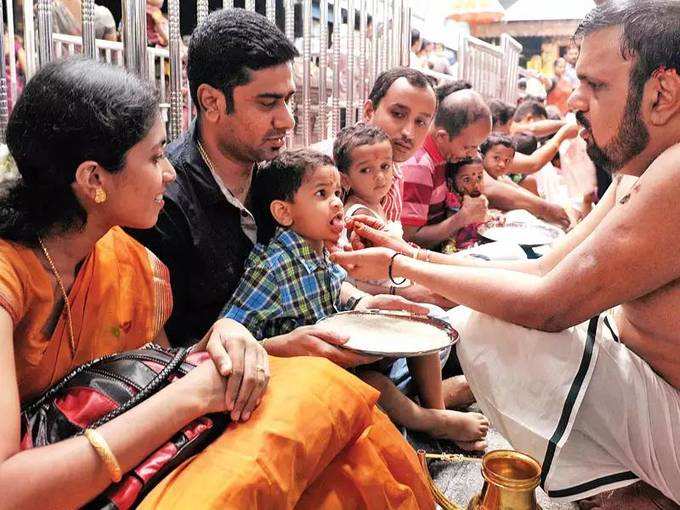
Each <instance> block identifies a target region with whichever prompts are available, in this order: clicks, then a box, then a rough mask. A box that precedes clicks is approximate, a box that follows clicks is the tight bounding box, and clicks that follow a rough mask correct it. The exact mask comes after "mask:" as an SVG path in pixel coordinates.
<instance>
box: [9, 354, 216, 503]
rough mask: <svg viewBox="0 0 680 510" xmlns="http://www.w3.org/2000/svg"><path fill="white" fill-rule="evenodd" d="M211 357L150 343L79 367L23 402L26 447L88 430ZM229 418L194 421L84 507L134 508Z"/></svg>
mask: <svg viewBox="0 0 680 510" xmlns="http://www.w3.org/2000/svg"><path fill="white" fill-rule="evenodd" d="M206 359H208V355H207V353H204V352H201V353H192V354H188V351H187V350H186V349H184V348H180V349H166V348H163V347H160V346H158V345H155V344H147V345H145V346H144V347H142V348H140V349H137V350H134V351H128V352H123V353H119V354H112V355H110V356H106V357H103V358H100V359H97V360H94V361H91V362H89V363H87V364H85V365H82V366H79V367H77V368H75V369H74V370H73V371H72V372H71V373H69V374H68V375H67V376H66V377H64V378H63V379H62V380H61V381H59V382H58V383H57V384H55V385H54V386H53V387H52V388H50V389H49V390H47V391H46V392H45V393H44V394H43V395H41V396H40V397H38V398H37V399H36V400H34V401H33V402H30V403H28V404H26V405H24V406H22V410H21V449H22V450H23V449H28V448H34V447H38V446H45V445H48V444H52V443H56V442H57V441H61V440H64V439H68V438H70V437H73V436H76V435H79V434H82V432H83V431H84V430H85V429H86V428H97V427H99V426H100V425H102V424H104V423H106V422H108V421H110V420H112V419H113V418H115V417H117V416H119V415H121V414H123V413H124V412H126V411H128V410H129V409H132V408H133V407H134V406H136V405H138V404H139V403H141V402H143V401H144V400H146V399H147V398H149V397H150V396H151V395H153V394H154V393H156V392H158V391H160V390H161V389H162V388H164V387H165V386H167V385H168V384H170V383H172V381H173V380H175V379H177V378H180V377H182V376H184V375H186V374H187V373H188V372H189V371H190V370H191V369H193V368H194V367H195V366H196V365H198V364H199V363H201V362H202V361H204V360H206ZM228 421H229V419H228V416H227V415H226V414H223V413H218V414H210V415H206V416H203V417H201V418H198V419H196V420H194V421H192V422H191V423H189V424H187V425H186V426H185V427H184V428H182V430H180V431H179V432H177V433H176V434H175V435H174V436H173V437H172V438H171V439H170V440H169V441H168V442H167V443H165V444H164V445H163V446H161V447H160V448H158V449H157V450H156V451H154V452H152V453H151V454H150V455H149V456H148V457H147V458H146V459H144V460H143V461H142V462H141V463H140V464H139V465H138V466H136V467H135V468H134V469H132V470H130V471H129V472H127V473H125V474H124V475H123V478H122V479H121V480H120V482H118V483H115V484H112V485H111V486H109V488H108V489H107V490H106V491H104V492H103V493H102V494H100V495H99V496H98V497H97V498H95V499H94V500H92V501H91V502H90V503H88V504H87V505H85V507H83V508H86V509H106V510H124V509H128V508H134V507H135V506H136V505H137V504H138V503H139V502H140V501H141V500H142V499H144V496H146V494H147V493H148V492H149V491H150V490H151V489H152V488H153V487H154V486H156V485H157V484H158V483H159V482H160V481H161V480H162V479H163V478H164V477H165V476H167V475H168V474H169V473H170V472H171V471H172V470H173V469H175V468H176V467H177V466H179V465H180V464H181V463H182V462H184V461H185V460H186V459H188V458H190V457H192V456H193V455H196V454H197V453H199V452H200V451H201V450H203V449H204V448H205V447H206V446H207V445H208V444H210V442H212V441H213V440H214V439H215V438H216V437H218V436H219V435H220V434H221V433H222V432H223V431H224V429H225V428H226V426H227V423H228Z"/></svg>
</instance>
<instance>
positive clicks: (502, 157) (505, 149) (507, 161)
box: [479, 133, 516, 181]
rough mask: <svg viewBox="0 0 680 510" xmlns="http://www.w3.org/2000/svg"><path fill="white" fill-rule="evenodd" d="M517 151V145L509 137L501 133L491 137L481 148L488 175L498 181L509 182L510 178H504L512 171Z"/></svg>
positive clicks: (493, 134)
mask: <svg viewBox="0 0 680 510" xmlns="http://www.w3.org/2000/svg"><path fill="white" fill-rule="evenodd" d="M515 150H516V149H515V143H514V141H513V140H512V138H510V137H509V136H506V135H502V134H500V133H492V134H491V135H489V137H488V138H487V139H486V140H484V142H483V143H482V145H480V146H479V152H480V153H481V154H482V158H483V159H482V162H483V164H484V170H486V173H488V174H489V175H490V176H491V177H493V178H494V179H496V180H498V179H501V180H505V181H509V180H510V179H509V178H505V179H502V178H503V177H504V176H506V175H507V173H508V170H509V169H510V165H511V164H512V160H513V159H514V158H515Z"/></svg>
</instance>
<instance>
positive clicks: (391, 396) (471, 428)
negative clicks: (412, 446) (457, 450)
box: [359, 370, 489, 450]
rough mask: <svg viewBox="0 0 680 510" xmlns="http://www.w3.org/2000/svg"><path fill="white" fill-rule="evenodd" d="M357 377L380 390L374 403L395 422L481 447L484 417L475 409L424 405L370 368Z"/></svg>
mask: <svg viewBox="0 0 680 510" xmlns="http://www.w3.org/2000/svg"><path fill="white" fill-rule="evenodd" d="M359 377H360V378H361V379H362V380H363V381H365V382H366V383H368V384H370V385H371V386H373V387H374V388H375V389H377V390H378V391H380V400H379V401H378V404H379V405H380V407H381V408H382V409H383V410H384V411H385V413H386V414H387V416H389V417H390V419H391V420H392V421H393V422H395V423H396V424H397V425H402V426H404V427H406V428H409V429H412V430H419V431H422V432H425V433H426V434H429V435H431V436H432V437H436V438H441V439H449V440H452V441H455V442H456V444H457V445H458V446H459V447H461V448H463V449H464V450H483V449H484V448H486V442H485V441H484V437H485V436H486V432H487V430H488V428H489V422H488V420H487V419H486V418H485V417H484V416H483V415H481V414H479V413H461V412H458V411H449V410H445V409H425V408H423V407H420V406H419V405H418V404H416V403H415V402H414V401H413V400H411V399H410V398H408V397H407V396H406V395H404V394H403V393H401V392H400V391H399V390H398V389H397V387H396V386H395V385H394V383H393V382H392V381H391V380H390V379H389V378H388V377H386V376H384V375H383V374H381V373H379V372H376V371H374V370H362V371H359Z"/></svg>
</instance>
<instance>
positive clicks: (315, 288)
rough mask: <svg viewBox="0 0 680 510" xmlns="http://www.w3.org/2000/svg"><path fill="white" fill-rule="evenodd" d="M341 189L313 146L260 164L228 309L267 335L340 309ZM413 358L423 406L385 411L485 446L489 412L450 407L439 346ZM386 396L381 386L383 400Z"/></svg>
mask: <svg viewBox="0 0 680 510" xmlns="http://www.w3.org/2000/svg"><path fill="white" fill-rule="evenodd" d="M340 193H341V187H340V174H339V173H338V170H337V169H336V168H335V167H334V166H333V163H332V161H331V159H330V158H328V157H327V156H324V155H322V154H320V153H317V152H314V151H310V150H308V149H297V150H290V151H285V152H283V153H282V154H280V155H279V156H278V157H277V158H275V159H274V160H272V161H270V162H268V163H265V164H263V165H262V166H261V167H260V169H259V170H258V172H257V175H256V177H255V180H254V182H253V187H252V200H253V204H254V211H253V212H254V214H255V218H256V222H257V225H258V245H257V246H256V247H255V248H254V249H253V252H252V253H251V255H250V257H249V259H248V261H247V262H246V271H245V274H244V276H243V278H242V279H241V282H240V283H239V286H238V287H237V289H236V291H235V292H234V295H233V296H232V298H231V300H230V301H229V302H228V303H227V305H226V307H225V309H224V311H223V316H225V317H229V318H231V319H234V320H236V321H238V322H240V323H241V324H243V325H244V326H245V327H246V328H248V329H249V330H250V332H251V333H252V334H253V335H254V336H255V337H256V338H258V339H264V338H266V337H269V336H274V335H280V334H284V333H288V332H290V331H292V330H293V329H295V328H297V327H299V326H305V325H311V324H314V323H316V322H317V321H318V320H320V319H322V318H324V317H326V316H328V315H331V314H333V313H336V312H338V311H341V309H342V308H343V307H342V306H341V304H340V292H341V287H343V286H349V285H350V284H348V283H347V282H345V281H344V280H345V277H346V273H345V271H344V270H343V269H342V268H340V266H338V265H336V264H333V263H331V262H330V260H329V258H328V253H327V251H326V249H325V246H324V245H325V243H332V244H335V243H337V242H338V239H339V237H340V235H341V234H342V231H343V227H344V221H343V206H342V201H341V200H340ZM383 364H384V363H380V365H383ZM412 366H413V373H412V376H413V379H414V380H415V382H416V385H417V386H418V391H419V396H420V399H421V403H422V404H423V406H424V407H420V406H417V405H416V404H415V403H412V402H410V401H409V402H410V403H411V404H412V405H410V406H407V408H406V409H404V408H395V407H394V406H391V405H390V404H391V401H389V397H388V401H387V402H386V405H384V409H386V411H387V414H388V415H390V417H391V418H392V419H393V420H394V421H396V422H398V423H399V424H401V425H404V426H406V427H408V428H412V429H414V430H422V431H424V432H427V433H429V434H431V435H433V436H436V437H442V438H447V439H452V440H455V441H458V442H459V445H461V446H462V447H464V448H467V449H480V448H483V446H484V443H483V441H482V439H483V437H484V436H485V435H486V431H487V429H488V422H487V420H486V418H484V416H482V415H480V414H477V413H460V412H457V411H449V410H446V409H445V408H444V402H443V395H442V388H441V385H442V382H441V368H440V366H439V356H438V354H432V355H428V356H422V357H420V358H414V360H413V363H412ZM374 367H376V365H369V366H367V367H365V368H360V369H358V370H357V373H358V375H359V376H360V377H361V378H362V379H364V380H365V381H366V382H368V383H369V384H371V385H372V386H374V387H376V388H378V389H380V390H382V391H385V390H387V391H388V392H389V391H390V390H392V391H396V389H395V388H394V385H392V387H391V388H389V385H390V384H392V383H391V381H390V380H389V379H388V378H387V377H385V376H384V375H383V374H381V373H378V372H376V371H375V370H373V369H372V368H374ZM384 400H385V399H384V396H383V395H382V394H381V400H380V403H381V404H384V403H385V402H384ZM391 411H392V412H391Z"/></svg>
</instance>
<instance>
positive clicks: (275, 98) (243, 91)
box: [133, 9, 422, 366]
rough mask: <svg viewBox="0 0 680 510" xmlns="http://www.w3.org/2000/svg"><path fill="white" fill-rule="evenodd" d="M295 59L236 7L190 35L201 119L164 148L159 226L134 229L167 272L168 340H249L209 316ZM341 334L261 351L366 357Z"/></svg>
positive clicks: (314, 335) (232, 262)
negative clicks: (166, 163) (167, 175)
mask: <svg viewBox="0 0 680 510" xmlns="http://www.w3.org/2000/svg"><path fill="white" fill-rule="evenodd" d="M296 55H297V51H296V50H295V48H294V46H293V45H292V43H291V42H290V41H288V39H286V37H285V36H284V35H283V34H282V33H281V32H280V31H279V30H278V29H277V28H276V27H275V26H274V25H273V24H271V23H270V22H269V21H267V19H266V18H265V17H263V16H261V15H259V14H255V13H252V12H248V11H245V10H243V9H230V10H222V11H214V12H212V13H211V14H210V15H209V16H208V18H207V19H206V21H205V22H204V23H203V24H202V25H201V26H199V27H198V28H197V29H196V30H195V31H194V34H193V35H192V38H191V42H190V44H189V59H188V75H189V85H190V90H191V97H192V99H193V101H194V104H196V105H197V107H198V111H199V115H198V118H197V119H196V121H195V122H194V123H193V124H192V126H191V128H190V130H189V131H188V132H187V133H185V134H184V135H183V136H182V137H180V138H179V139H178V140H176V141H175V142H174V143H173V144H171V145H170V147H169V148H168V158H169V159H170V162H171V163H172V164H173V166H174V167H175V169H176V171H177V179H176V180H175V182H173V183H171V184H170V185H169V186H168V188H167V191H166V195H165V207H164V210H163V211H162V212H161V215H160V217H159V219H158V223H157V224H156V226H155V227H154V228H153V229H150V230H146V231H136V232H133V235H134V236H135V237H136V238H137V239H138V240H140V241H141V242H142V243H143V244H145V245H146V246H147V247H148V248H149V249H150V250H151V251H153V252H154V253H155V254H156V255H158V257H159V258H160V259H161V260H162V261H163V262H164V263H165V264H166V265H167V266H168V268H169V270H170V280H171V283H172V288H173V298H174V309H173V313H172V316H171V318H170V320H169V321H168V323H167V325H166V332H167V334H168V338H169V340H170V343H171V344H172V345H192V344H193V343H195V342H197V341H198V340H200V339H201V338H202V337H203V336H204V335H205V334H206V333H208V332H209V333H210V335H211V336H214V335H220V336H221V337H222V338H228V337H233V336H234V335H243V336H248V337H249V338H252V337H250V333H249V332H248V331H247V330H246V329H245V328H243V327H242V326H240V325H238V324H235V323H234V322H233V321H230V320H228V319H223V320H220V321H217V322H215V321H216V320H217V319H218V315H219V313H220V311H221V309H222V307H223V306H224V305H225V304H226V302H227V301H228V299H229V298H230V297H231V295H232V293H233V291H234V290H235V288H236V285H237V284H238V282H239V280H240V278H241V275H242V273H243V269H244V263H245V261H246V259H247V257H248V254H249V252H250V250H251V248H252V247H253V243H254V242H255V240H256V235H257V227H256V225H255V221H254V218H253V216H252V214H251V213H250V210H249V205H250V204H249V200H250V197H249V190H250V183H251V179H252V174H253V171H254V167H255V164H256V163H257V162H259V161H263V160H270V159H273V158H274V157H276V155H277V154H278V153H279V151H280V150H282V148H283V147H284V137H285V135H286V132H287V131H289V130H290V129H292V128H293V126H294V122H293V116H292V113H291V111H290V101H291V99H292V97H293V94H294V92H295V84H294V81H293V74H292V65H291V63H292V60H293V58H294V57H295V56H296ZM350 298H354V301H355V302H356V300H357V298H359V299H361V302H360V303H359V308H367V307H372V308H383V307H384V308H406V309H413V306H415V305H411V304H407V303H406V301H404V300H403V299H400V298H398V297H396V296H375V297H374V296H367V295H365V294H363V293H362V294H357V295H354V296H344V295H343V296H342V299H343V300H344V301H348V300H349V299H350ZM416 308H417V310H420V308H419V307H416ZM420 311H422V310H420ZM344 340H345V339H344V338H342V337H341V336H338V335H337V334H333V333H329V332H324V331H323V330H321V329H320V328H318V327H315V326H308V327H303V328H298V329H297V330H295V331H293V332H291V333H289V334H287V335H281V336H279V337H273V338H270V339H267V342H266V344H265V347H266V349H267V351H268V352H269V353H270V354H273V355H277V356H284V357H286V356H300V355H317V356H323V357H326V358H328V359H330V360H332V361H334V362H335V363H337V364H339V365H342V366H355V365H359V364H365V363H367V362H370V361H372V358H369V357H365V356H361V355H358V354H354V353H352V352H350V351H347V350H344V349H339V348H338V347H336V346H337V345H339V344H341V343H342V342H343V341H344Z"/></svg>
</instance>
